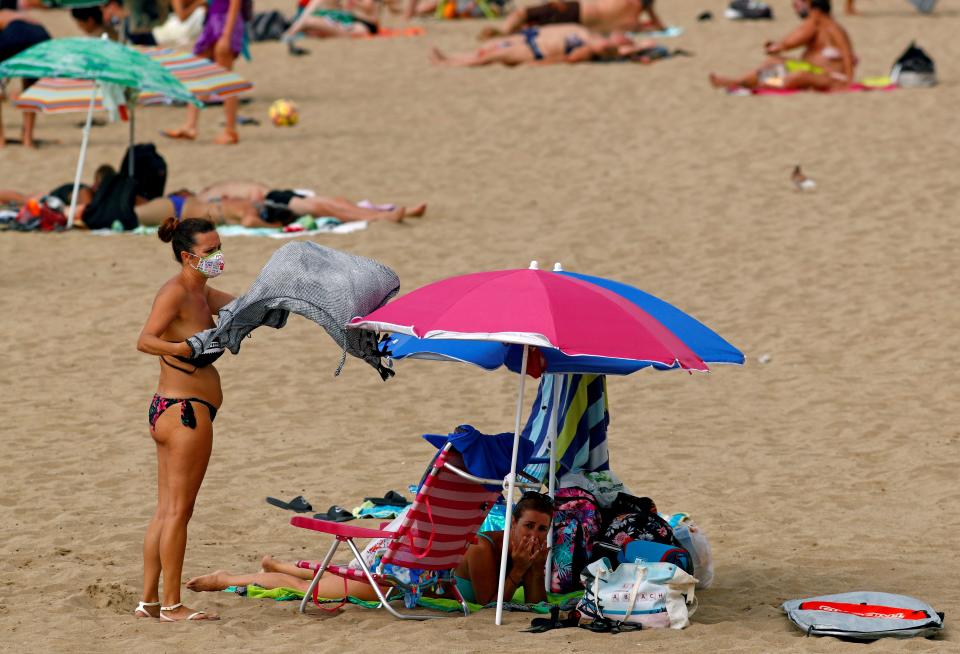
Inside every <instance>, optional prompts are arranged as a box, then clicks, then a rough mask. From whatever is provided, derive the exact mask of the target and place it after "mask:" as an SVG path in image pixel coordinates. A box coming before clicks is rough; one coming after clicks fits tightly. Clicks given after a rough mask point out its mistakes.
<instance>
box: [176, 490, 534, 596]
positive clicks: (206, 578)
mask: <svg viewBox="0 0 960 654" xmlns="http://www.w3.org/2000/svg"><path fill="white" fill-rule="evenodd" d="M552 520H553V500H551V499H550V498H549V497H548V496H546V495H541V494H540V493H524V495H523V498H522V499H521V500H520V501H519V502H517V505H516V506H515V507H514V509H513V523H512V525H511V528H510V558H509V561H510V563H509V565H510V567H509V569H508V570H507V576H506V588H505V589H504V595H503V596H504V597H506V598H510V597H513V594H514V593H515V592H516V591H517V589H519V588H523V592H524V600H525V601H526V602H529V603H531V604H533V603H536V602H541V601H543V600H545V599H546V590H545V589H544V576H543V575H544V564H545V563H546V559H547V551H548V550H547V532H548V531H549V530H550V525H551V523H552ZM502 547H503V532H502V531H491V532H483V533H479V534H477V542H476V543H475V544H474V545H471V546H470V549H468V550H467V553H466V555H465V556H464V557H463V560H461V562H460V565H459V566H458V567H457V569H456V572H455V575H456V583H457V589H458V590H459V591H460V594H461V595H463V598H464V599H465V600H467V601H468V602H472V603H475V604H489V603H490V602H493V601H496V599H497V584H498V582H499V568H500V552H501V548H502ZM261 566H262V571H261V572H258V573H255V574H234V573H232V572H227V571H225V570H217V571H216V572H213V573H210V574H207V575H203V576H201V577H194V578H193V579H190V580H189V581H187V588H189V589H190V590H193V591H197V592H200V591H220V590H223V589H225V588H227V587H228V586H250V585H256V586H260V587H261V588H267V589H269V588H294V589H296V590H299V591H301V592H304V593H305V592H307V588H308V587H309V586H310V580H311V579H312V578H313V572H312V571H310V570H305V569H302V568H298V567H297V566H296V565H295V564H293V563H281V562H279V561H274V560H273V559H272V558H271V557H269V556H265V557H264V558H263V560H262V561H261ZM382 590H383V592H386V590H387V589H386V588H383V589H382ZM344 592H346V594H347V595H349V596H351V597H356V598H357V599H361V600H367V601H376V599H377V596H376V594H375V593H374V590H373V588H372V587H371V586H370V585H368V584H365V583H363V582H359V581H353V580H347V581H346V582H344V580H343V579H341V578H340V577H337V576H335V575H324V576H323V577H321V578H320V582H319V584H318V586H317V596H318V597H323V598H330V599H333V598H338V597H342V596H343V594H344Z"/></svg>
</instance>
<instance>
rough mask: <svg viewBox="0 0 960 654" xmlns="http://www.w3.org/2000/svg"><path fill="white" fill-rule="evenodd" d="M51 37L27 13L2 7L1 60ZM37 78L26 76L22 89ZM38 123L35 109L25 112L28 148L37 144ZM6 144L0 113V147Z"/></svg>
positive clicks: (0, 92) (24, 134)
mask: <svg viewBox="0 0 960 654" xmlns="http://www.w3.org/2000/svg"><path fill="white" fill-rule="evenodd" d="M49 39H50V34H49V33H48V32H47V30H46V29H45V28H44V27H43V25H41V24H40V23H38V22H37V21H35V20H33V19H32V18H30V17H29V16H27V15H26V14H22V13H19V12H16V11H10V10H7V9H0V62H4V61H6V60H7V59H9V58H11V57H13V56H16V55H18V54H20V53H21V52H23V51H24V50H26V49H28V48H31V47H33V46H35V45H37V44H38V43H43V42H44V41H47V40H49ZM36 81H37V80H36V79H32V78H28V77H24V78H22V79H21V80H20V83H21V89H22V90H23V91H26V90H27V89H28V88H30V87H31V86H32V85H33V83H34V82H36ZM3 100H4V89H3V87H2V85H0V103H2V101H3ZM36 123H37V114H36V112H33V111H24V112H23V132H22V137H21V138H22V140H21V143H22V144H23V146H24V147H26V148H32V147H34V146H35V145H36V144H35V143H34V140H33V128H34V126H35V125H36ZM4 145H6V139H5V136H4V133H3V115H2V113H0V148H2V147H3V146H4Z"/></svg>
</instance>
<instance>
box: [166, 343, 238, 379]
mask: <svg viewBox="0 0 960 654" xmlns="http://www.w3.org/2000/svg"><path fill="white" fill-rule="evenodd" d="M224 352H225V350H224V349H223V348H221V349H220V350H217V351H214V352H204V353H203V354H199V355H197V356H195V357H181V356H176V355H174V356H173V358H174V359H177V360H178V361H182V362H183V363H185V364H187V365H189V366H193V370H188V369H187V368H181V367H180V366H178V365H175V364H173V363H170V362H169V361H167V357H165V356H162V357H160V360H161V361H163V362H164V363H165V364H167V365H168V366H170V367H171V368H173V369H175V370H179V371H180V372H185V373H187V374H188V375H192V374H193V373H195V372H196V371H197V370H198V369H199V368H206V367H207V366H209V365H210V364H212V363H213V362H214V361H216V360H217V359H219V358H220V357H222V356H223V353H224Z"/></svg>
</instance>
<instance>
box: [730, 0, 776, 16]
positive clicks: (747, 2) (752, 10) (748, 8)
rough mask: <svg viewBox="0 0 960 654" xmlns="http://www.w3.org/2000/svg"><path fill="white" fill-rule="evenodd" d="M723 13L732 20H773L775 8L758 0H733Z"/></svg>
mask: <svg viewBox="0 0 960 654" xmlns="http://www.w3.org/2000/svg"><path fill="white" fill-rule="evenodd" d="M723 15H724V16H726V17H727V18H729V19H730V20H771V19H772V18H773V9H771V8H770V5H768V4H766V3H763V2H757V0H733V2H731V3H730V5H729V6H728V7H727V10H726V11H725V12H724V13H723Z"/></svg>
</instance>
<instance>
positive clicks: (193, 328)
mask: <svg viewBox="0 0 960 654" xmlns="http://www.w3.org/2000/svg"><path fill="white" fill-rule="evenodd" d="M159 235H160V240H161V241H163V242H164V243H171V244H172V246H173V257H174V259H175V260H176V261H177V263H179V264H180V272H178V273H177V274H176V275H174V276H173V277H172V278H171V279H170V280H168V281H167V282H166V283H165V284H164V285H163V286H162V287H161V288H160V291H159V292H158V293H157V297H156V298H155V299H154V301H153V308H152V309H151V310H150V316H149V317H148V318H147V323H146V324H145V325H144V326H143V331H142V332H140V338H139V340H138V341H137V349H138V350H140V351H141V352H145V353H147V354H153V355H156V356H158V357H159V358H160V381H159V382H158V384H157V394H156V395H154V396H153V401H152V402H151V403H150V412H149V422H150V435H151V436H152V437H153V440H154V442H155V443H156V445H157V463H158V465H157V482H158V484H157V485H158V497H157V510H156V513H155V514H154V516H153V519H152V520H151V521H150V525H149V526H148V527H147V533H146V535H145V536H144V540H143V597H142V600H141V602H140V605H139V606H137V608H136V610H135V612H134V614H135V615H136V616H137V617H142V618H147V617H149V618H160V619H161V620H166V621H179V620H211V619H216V616H214V615H209V614H206V613H204V612H202V611H194V610H193V609H188V608H187V607H185V606H183V605H182V604H181V603H180V581H181V580H180V575H181V571H182V569H183V554H184V550H185V549H186V544H187V523H188V522H189V521H190V516H191V515H192V513H193V505H194V502H195V501H196V499H197V493H198V492H199V490H200V484H201V483H202V482H203V476H204V473H205V472H206V470H207V462H208V461H209V459H210V450H211V448H212V446H213V420H214V418H216V415H217V409H218V408H219V407H220V403H221V402H222V401H223V392H222V391H221V389H220V375H219V374H218V373H217V369H216V368H214V367H213V365H212V364H213V362H214V361H215V360H216V359H217V358H218V357H219V356H220V354H222V353H223V350H220V351H219V352H213V353H203V354H200V355H199V356H195V355H194V353H193V348H191V346H190V344H189V343H187V342H186V340H185V339H187V338H189V337H190V336H192V335H193V334H196V333H197V332H199V331H203V330H205V329H209V328H211V327H213V326H214V322H213V316H214V315H216V314H217V313H218V312H219V311H220V309H221V308H222V307H223V306H224V305H225V304H227V303H228V302H230V301H231V300H233V296H232V295H230V294H229V293H224V292H223V291H218V290H216V289H213V288H210V287H209V286H208V285H207V280H208V279H209V278H211V277H216V276H217V275H219V274H220V273H221V272H222V271H223V254H222V252H221V251H220V249H221V248H220V236H219V235H218V234H217V230H216V228H215V227H214V225H213V223H211V222H209V221H207V220H202V219H197V218H190V219H187V220H183V221H178V220H176V219H175V218H169V219H167V220H166V221H165V222H164V223H163V224H162V225H161V226H160V230H159ZM161 572H162V573H163V602H161V601H160V594H159V583H160V574H161Z"/></svg>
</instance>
